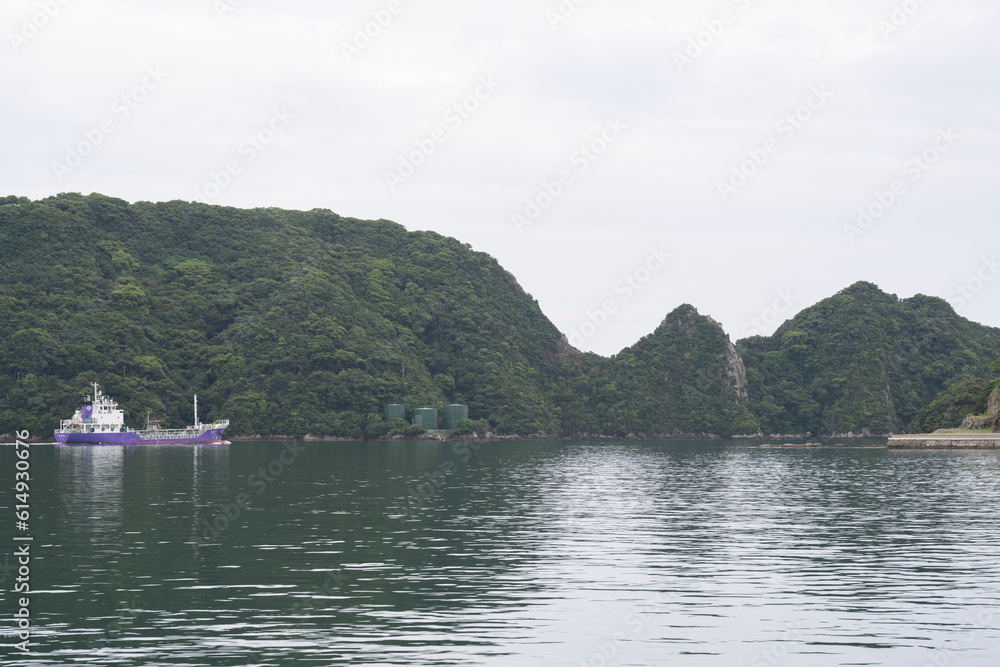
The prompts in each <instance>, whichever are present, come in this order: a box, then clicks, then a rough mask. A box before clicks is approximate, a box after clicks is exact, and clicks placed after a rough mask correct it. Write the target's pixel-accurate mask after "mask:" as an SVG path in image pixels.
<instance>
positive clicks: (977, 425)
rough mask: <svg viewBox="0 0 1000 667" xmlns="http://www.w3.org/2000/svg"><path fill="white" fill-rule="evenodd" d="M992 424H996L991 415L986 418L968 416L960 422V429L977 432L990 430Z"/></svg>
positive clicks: (994, 418)
mask: <svg viewBox="0 0 1000 667" xmlns="http://www.w3.org/2000/svg"><path fill="white" fill-rule="evenodd" d="M994 422H996V417H994V416H993V415H986V416H976V415H969V416H968V417H966V418H965V419H963V420H962V426H961V428H964V429H969V430H972V431H979V430H982V429H988V428H992V427H993V424H994Z"/></svg>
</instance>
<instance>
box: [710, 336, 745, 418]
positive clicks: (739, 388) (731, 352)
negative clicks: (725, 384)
mask: <svg viewBox="0 0 1000 667" xmlns="http://www.w3.org/2000/svg"><path fill="white" fill-rule="evenodd" d="M705 319H707V320H708V321H709V322H711V323H712V324H714V325H715V326H717V327H719V329H720V330H722V331H723V333H725V330H724V329H723V328H722V325H721V324H719V323H718V322H716V321H715V319H714V318H712V317H711V316H706V318H705ZM726 374H727V375H728V376H729V380H730V386H731V387H732V388H733V389H734V390H735V391H736V394H737V395H738V396H739V397H740V398H743V399H745V398H748V397H749V393H748V392H747V369H746V366H744V365H743V359H741V358H740V355H739V353H738V352H737V351H736V346H735V345H733V342H732V341H731V340H729V337H728V336H726Z"/></svg>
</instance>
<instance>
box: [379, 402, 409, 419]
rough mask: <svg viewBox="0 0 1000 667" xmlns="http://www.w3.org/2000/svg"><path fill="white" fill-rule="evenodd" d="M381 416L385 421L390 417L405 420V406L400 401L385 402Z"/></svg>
mask: <svg viewBox="0 0 1000 667" xmlns="http://www.w3.org/2000/svg"><path fill="white" fill-rule="evenodd" d="M382 416H383V418H384V419H385V420H386V421H389V418H390V417H399V418H400V419H402V420H403V421H406V406H405V405H402V404H401V403H386V404H385V408H384V409H383V411H382Z"/></svg>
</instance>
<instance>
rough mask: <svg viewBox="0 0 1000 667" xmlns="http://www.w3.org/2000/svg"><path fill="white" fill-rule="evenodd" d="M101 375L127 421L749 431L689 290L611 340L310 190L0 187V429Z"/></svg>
mask: <svg viewBox="0 0 1000 667" xmlns="http://www.w3.org/2000/svg"><path fill="white" fill-rule="evenodd" d="M92 381H96V382H100V383H101V384H102V385H103V386H104V388H105V390H106V392H107V393H108V394H109V395H110V396H112V397H115V398H116V399H118V400H119V401H120V402H121V403H122V404H123V407H124V408H125V410H126V418H127V420H128V422H129V423H131V424H133V425H135V424H138V423H140V422H141V421H142V419H143V418H144V417H145V415H146V411H147V409H148V410H151V411H152V412H153V414H154V416H156V417H159V418H161V419H163V420H164V423H165V425H166V426H182V425H184V424H186V423H189V422H190V420H191V418H192V408H191V402H190V401H191V395H192V394H195V393H197V394H198V397H199V404H200V406H201V411H200V414H201V416H202V418H203V419H206V420H209V419H216V418H228V419H230V420H232V422H233V425H232V427H231V429H230V431H229V433H231V434H233V435H250V434H261V435H265V436H266V435H278V434H287V435H294V436H303V435H306V434H312V435H316V436H342V437H357V436H363V435H366V434H367V435H373V434H380V433H384V432H385V429H386V425H385V424H384V423H383V422H382V421H381V416H380V415H381V405H382V404H383V403H385V402H400V403H405V404H407V405H409V406H411V407H417V406H425V405H426V406H432V407H434V406H437V407H440V406H442V405H444V404H447V403H452V402H457V403H468V404H469V405H470V416H471V417H472V418H473V419H482V420H486V421H488V422H489V424H490V427H491V428H492V429H493V430H495V431H497V432H499V433H548V434H579V433H594V434H597V433H601V434H609V435H626V434H628V433H630V432H634V433H650V434H652V433H660V434H669V433H711V434H719V435H730V434H733V433H744V432H745V433H753V432H756V430H757V423H756V421H755V419H754V418H753V416H752V415H751V411H750V405H749V399H748V398H747V393H746V386H745V381H744V377H743V369H742V364H741V363H740V362H739V357H738V356H737V355H736V354H735V351H734V350H733V346H732V345H731V344H730V343H729V340H728V337H727V336H726V335H725V333H724V332H723V331H722V329H721V327H719V326H718V324H716V323H715V322H713V321H712V320H711V319H709V318H707V317H704V316H701V315H699V314H698V313H697V311H695V310H694V308H692V307H690V306H682V307H681V308H678V309H677V310H675V311H674V312H673V313H671V314H670V315H669V316H668V317H667V318H666V319H665V320H664V323H663V324H662V325H661V327H660V328H659V329H658V330H657V331H656V332H654V333H653V334H652V335H650V336H647V337H646V338H644V339H643V340H642V341H640V342H639V343H637V344H636V345H635V346H634V347H632V348H629V349H627V350H625V351H623V352H622V353H621V354H619V355H617V356H616V357H614V358H612V359H606V358H603V357H599V356H597V355H594V354H582V353H580V352H579V351H577V350H575V349H573V348H572V347H570V346H569V345H568V344H567V343H566V342H565V339H564V338H563V337H562V336H561V334H560V333H559V331H558V330H557V329H556V328H555V326H554V325H553V324H552V323H551V322H550V321H549V320H548V319H547V318H546V317H545V315H544V314H543V313H542V312H541V310H540V309H539V307H538V304H537V302H536V301H535V300H534V299H532V298H531V297H530V296H529V295H527V294H525V292H524V291H523V290H522V289H521V288H520V286H519V285H518V284H517V282H516V280H515V279H514V278H513V277H512V276H511V275H510V274H509V273H507V272H506V271H504V270H503V269H502V268H501V267H500V266H499V265H498V264H497V262H496V261H495V260H494V259H493V258H491V257H490V256H488V255H486V254H484V253H480V252H474V251H472V250H471V248H470V247H469V246H467V245H464V244H462V243H460V242H459V241H456V240H454V239H450V238H445V237H442V236H440V235H437V234H434V233H431V232H407V231H406V230H405V229H404V228H403V227H401V226H399V225H397V224H395V223H392V222H388V221H384V220H381V221H375V222H371V221H360V220H354V219H348V218H343V217H340V216H338V215H336V214H334V213H332V212H330V211H327V210H313V211H309V212H300V211H286V210H280V209H270V208H269V209H254V210H238V209H233V208H226V207H219V206H209V205H203V204H192V203H187V202H180V201H175V202H167V203H155V204H154V203H148V202H139V203H136V204H131V205H130V204H128V203H127V202H125V201H122V200H119V199H113V198H110V197H106V196H102V195H97V194H94V195H90V196H86V197H85V196H81V195H78V194H62V195H58V196H56V197H52V198H49V199H45V200H41V201H36V202H32V201H30V200H28V199H26V198H18V197H14V196H11V197H7V198H6V199H0V434H3V433H12V432H13V431H14V430H15V429H29V430H31V431H32V432H33V433H35V434H38V435H44V434H51V430H52V429H53V428H54V427H56V426H57V423H58V420H59V419H61V418H66V417H68V416H70V415H71V414H72V412H73V410H74V409H75V408H76V407H77V406H78V405H79V404H80V402H81V399H82V398H83V397H84V396H85V395H86V394H87V392H88V383H90V382H92Z"/></svg>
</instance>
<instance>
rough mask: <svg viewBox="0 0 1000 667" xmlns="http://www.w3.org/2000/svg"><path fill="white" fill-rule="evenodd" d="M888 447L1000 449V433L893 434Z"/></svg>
mask: <svg viewBox="0 0 1000 667" xmlns="http://www.w3.org/2000/svg"><path fill="white" fill-rule="evenodd" d="M886 447H888V448H889V449H1000V433H991V432H988V431H985V432H982V433H921V434H915V435H894V436H892V437H890V438H889V442H888V443H887V444H886Z"/></svg>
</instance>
